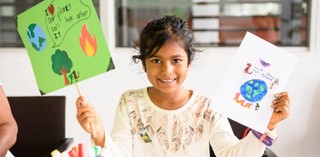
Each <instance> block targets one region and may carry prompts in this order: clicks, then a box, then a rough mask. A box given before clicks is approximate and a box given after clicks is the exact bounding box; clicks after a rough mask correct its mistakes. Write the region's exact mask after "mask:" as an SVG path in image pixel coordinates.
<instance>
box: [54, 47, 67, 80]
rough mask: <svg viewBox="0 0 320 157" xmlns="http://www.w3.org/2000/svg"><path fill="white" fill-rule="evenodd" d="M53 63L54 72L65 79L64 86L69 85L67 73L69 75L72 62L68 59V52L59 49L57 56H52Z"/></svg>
mask: <svg viewBox="0 0 320 157" xmlns="http://www.w3.org/2000/svg"><path fill="white" fill-rule="evenodd" d="M51 61H52V70H53V71H54V72H55V73H56V74H58V75H62V76H63V78H64V84H65V85H68V84H69V80H68V77H67V73H69V72H70V70H71V68H72V60H71V59H70V58H69V57H68V54H67V52H66V51H63V50H60V49H57V50H56V52H55V54H53V55H52V56H51Z"/></svg>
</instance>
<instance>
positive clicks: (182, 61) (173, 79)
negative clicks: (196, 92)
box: [145, 42, 189, 93]
mask: <svg viewBox="0 0 320 157" xmlns="http://www.w3.org/2000/svg"><path fill="white" fill-rule="evenodd" d="M145 70H146V73H147V76H148V79H149V81H150V83H151V84H152V85H153V87H154V88H155V89H157V90H158V91H160V92H163V93H170V92H175V93H176V92H179V90H181V89H182V83H183V82H184V80H185V79H186V76H187V73H188V71H189V64H188V56H187V53H186V51H185V50H184V49H183V48H181V47H180V46H179V45H178V44H177V43H175V42H166V43H165V44H164V45H163V46H162V47H161V48H160V49H159V51H158V52H157V53H156V54H155V55H154V56H153V57H151V58H148V59H146V60H145Z"/></svg>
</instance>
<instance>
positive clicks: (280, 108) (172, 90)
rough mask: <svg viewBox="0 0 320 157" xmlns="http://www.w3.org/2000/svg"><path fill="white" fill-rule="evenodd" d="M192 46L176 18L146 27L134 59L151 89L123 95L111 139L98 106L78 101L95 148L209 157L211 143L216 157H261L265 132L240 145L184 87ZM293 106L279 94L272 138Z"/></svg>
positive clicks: (222, 120)
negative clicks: (92, 131) (93, 132)
mask: <svg viewBox="0 0 320 157" xmlns="http://www.w3.org/2000/svg"><path fill="white" fill-rule="evenodd" d="M193 42H194V37H193V34H192V32H191V30H190V29H189V28H188V26H187V23H186V22H185V21H183V20H182V19H180V18H178V17H175V16H165V17H163V18H160V19H156V20H153V21H151V22H150V23H148V24H147V25H146V27H145V28H144V29H143V31H142V33H141V36H140V43H139V51H140V54H139V55H136V56H133V60H134V61H135V62H137V61H138V60H141V62H142V65H143V68H144V71H145V72H146V73H147V77H148V79H149V81H150V83H151V84H152V86H151V87H146V88H143V89H135V90H129V91H127V92H125V93H124V94H123V95H122V97H121V99H120V103H119V105H118V107H117V111H116V114H115V121H114V126H113V129H112V132H111V136H110V135H109V134H107V133H106V132H105V130H104V128H103V125H102V122H101V119H100V117H99V115H98V113H97V112H96V111H95V110H94V108H93V107H92V106H91V105H90V104H89V103H87V102H86V101H84V98H83V97H79V98H78V99H77V101H76V105H77V119H78V121H79V123H80V125H81V126H82V127H83V129H85V130H86V131H87V132H88V133H91V129H90V125H89V124H90V123H93V125H94V126H95V129H96V133H97V136H95V137H92V139H93V141H94V143H95V144H96V145H99V146H102V147H107V148H108V149H109V150H110V153H111V154H112V156H117V157H122V156H134V157H143V156H155V157H163V156H172V157H182V156H190V157H194V156H199V157H208V156H209V155H210V154H209V146H208V145H209V144H210V145H211V146H212V148H213V150H214V152H215V154H216V155H217V156H223V157H226V156H246V157H249V156H253V157H258V156H262V154H263V151H264V150H265V145H264V143H263V142H261V140H259V138H260V137H261V136H262V135H261V134H259V133H257V132H250V133H249V134H248V136H246V137H245V138H244V139H242V140H240V141H239V140H238V139H237V138H236V137H235V136H234V134H233V132H232V130H231V127H230V124H229V122H228V120H227V118H226V117H224V116H222V115H221V114H219V113H216V112H215V111H214V110H212V109H211V108H210V106H211V105H214V101H213V100H212V99H211V97H209V96H208V95H206V94H203V93H200V92H198V91H194V90H190V89H185V88H184V87H183V85H182V84H183V82H184V81H185V79H186V77H187V73H188V71H189V68H190V65H191V62H192V60H193V57H194V53H195V52H196V51H197V50H196V49H195V48H194V46H193V44H194V43H193ZM83 104H85V105H83ZM289 105H290V102H289V96H288V94H287V93H286V92H283V93H278V94H277V95H276V99H275V101H274V103H273V105H272V107H273V108H274V113H273V115H272V117H271V120H270V122H269V125H268V129H269V130H271V131H270V132H269V134H270V133H272V132H274V129H275V128H276V126H277V124H278V123H279V122H280V121H282V120H283V119H285V118H287V117H288V115H289ZM270 136H271V134H270ZM267 138H268V139H269V140H270V137H269V136H267ZM261 139H262V138H261ZM271 140H272V139H271Z"/></svg>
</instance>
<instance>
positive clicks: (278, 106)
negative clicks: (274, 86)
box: [268, 92, 290, 130]
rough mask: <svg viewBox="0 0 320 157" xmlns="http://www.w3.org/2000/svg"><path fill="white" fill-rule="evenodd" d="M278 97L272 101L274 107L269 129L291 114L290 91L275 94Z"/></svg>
mask: <svg viewBox="0 0 320 157" xmlns="http://www.w3.org/2000/svg"><path fill="white" fill-rule="evenodd" d="M275 97H276V99H275V100H273V101H272V105H271V107H272V108H273V109H274V111H273V113H272V116H271V119H270V121H269V124H268V129H269V130H272V129H274V128H276V127H277V125H278V123H279V122H281V121H282V120H284V119H286V118H288V117H289V115H290V98H289V95H288V92H281V93H277V94H275Z"/></svg>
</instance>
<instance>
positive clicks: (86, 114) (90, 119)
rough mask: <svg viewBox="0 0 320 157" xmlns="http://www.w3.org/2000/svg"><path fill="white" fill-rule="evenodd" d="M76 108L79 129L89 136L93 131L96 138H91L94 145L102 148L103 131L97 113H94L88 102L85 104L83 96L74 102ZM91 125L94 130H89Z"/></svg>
mask: <svg viewBox="0 0 320 157" xmlns="http://www.w3.org/2000/svg"><path fill="white" fill-rule="evenodd" d="M76 107H77V116H76V118H77V120H78V122H79V124H80V125H81V127H82V128H83V129H84V130H85V131H86V132H88V133H89V134H91V135H92V134H93V132H92V131H93V130H92V129H95V132H96V135H97V136H96V137H93V140H94V141H95V144H96V145H100V146H103V145H104V133H105V131H104V127H103V123H102V121H101V118H100V116H99V114H98V112H96V110H95V108H94V107H93V106H92V105H91V104H90V103H89V102H87V101H86V100H85V99H84V97H83V96H80V97H78V99H77V100H76ZM90 123H92V124H90ZM92 125H93V127H94V128H91V126H92Z"/></svg>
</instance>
